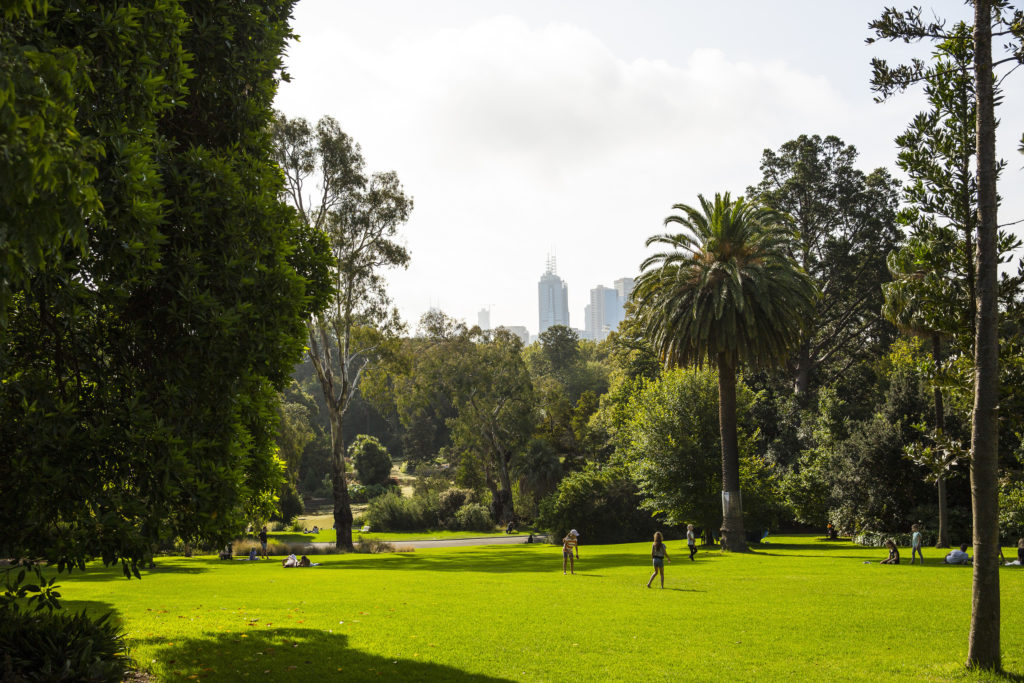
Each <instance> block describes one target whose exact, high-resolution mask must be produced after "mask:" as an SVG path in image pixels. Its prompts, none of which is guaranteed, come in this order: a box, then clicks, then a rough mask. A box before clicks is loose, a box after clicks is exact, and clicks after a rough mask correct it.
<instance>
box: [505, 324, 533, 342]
mask: <svg viewBox="0 0 1024 683" xmlns="http://www.w3.org/2000/svg"><path fill="white" fill-rule="evenodd" d="M498 329H499V330H506V331H508V332H511V333H512V334H514V335H516V336H517V337H519V338H520V339H522V340H523V346H526V345H527V344H529V343H530V331H529V330H528V329H526V328H525V327H523V326H522V325H499V326H498Z"/></svg>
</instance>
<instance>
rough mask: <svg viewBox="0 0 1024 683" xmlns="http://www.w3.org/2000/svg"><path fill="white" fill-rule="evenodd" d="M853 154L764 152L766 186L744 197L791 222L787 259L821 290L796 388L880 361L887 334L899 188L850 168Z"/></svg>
mask: <svg viewBox="0 0 1024 683" xmlns="http://www.w3.org/2000/svg"><path fill="white" fill-rule="evenodd" d="M856 161H857V150H856V148H854V147H853V145H847V144H845V143H844V142H843V141H842V140H840V139H839V138H837V137H835V136H831V135H830V136H828V137H825V138H821V137H819V136H817V135H801V136H799V137H798V138H796V139H795V140H790V141H789V142H787V143H785V144H783V145H782V146H781V147H780V148H779V150H778V152H773V151H772V150H770V149H766V150H764V154H763V155H762V157H761V173H762V174H763V178H762V180H761V182H760V183H758V185H756V186H755V187H750V188H747V194H748V196H749V197H751V198H752V199H755V200H757V201H758V202H760V203H762V204H763V205H764V206H766V207H768V208H771V209H773V210H775V211H778V212H780V213H783V214H787V215H789V216H790V217H791V218H792V221H793V226H794V228H795V229H796V231H797V234H798V237H797V240H796V242H795V244H794V245H793V250H792V254H793V256H794V258H795V259H796V262H797V264H798V265H799V266H800V267H801V268H803V270H804V271H805V272H806V273H807V274H808V275H810V276H811V277H812V278H813V279H814V281H815V282H817V283H818V287H819V288H820V289H821V293H822V294H821V297H820V298H819V299H818V301H817V303H816V304H815V309H814V313H813V315H812V316H811V317H810V318H809V320H808V322H807V325H806V327H805V331H804V332H803V333H802V336H801V338H800V340H799V344H798V345H797V347H796V349H795V353H794V354H793V355H792V356H791V357H790V358H789V360H788V362H789V368H790V371H791V373H792V378H793V387H794V390H795V391H796V393H798V394H804V393H806V392H808V391H809V390H810V388H811V386H812V380H814V379H817V380H818V381H819V382H820V383H821V384H828V383H830V382H832V381H833V380H834V379H835V378H837V377H839V376H841V375H842V374H843V373H845V372H846V371H847V370H849V368H850V367H852V365H853V364H855V363H857V362H859V361H861V360H864V359H868V358H872V357H877V355H878V354H879V353H880V352H881V350H882V349H884V348H885V347H886V346H887V344H888V340H889V337H890V336H891V332H890V330H889V328H888V326H887V325H886V323H885V320H884V319H883V318H882V317H881V315H879V309H880V307H881V303H882V300H881V291H880V290H879V285H880V284H881V283H883V282H885V281H886V280H888V271H887V270H886V264H885V256H886V254H888V253H889V251H891V250H892V249H894V248H895V247H896V246H897V244H898V243H899V239H900V233H899V230H898V229H897V227H896V206H897V202H898V198H897V188H898V183H897V182H896V181H895V180H894V179H893V178H892V177H891V176H890V175H889V174H888V172H887V171H885V170H884V169H876V170H875V171H873V172H872V173H870V174H867V175H866V174H864V173H863V172H862V171H860V170H858V169H857V168H855V166H854V164H855V162H856Z"/></svg>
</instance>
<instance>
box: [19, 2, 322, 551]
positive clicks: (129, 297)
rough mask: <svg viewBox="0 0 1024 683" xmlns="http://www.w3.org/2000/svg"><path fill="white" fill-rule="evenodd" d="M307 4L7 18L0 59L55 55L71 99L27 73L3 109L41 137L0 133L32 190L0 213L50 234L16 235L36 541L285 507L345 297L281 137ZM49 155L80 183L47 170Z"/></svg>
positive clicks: (27, 539) (23, 436) (138, 541)
mask: <svg viewBox="0 0 1024 683" xmlns="http://www.w3.org/2000/svg"><path fill="white" fill-rule="evenodd" d="M293 4H294V3H293V1H292V0H266V1H265V2H259V3H246V4H244V5H242V4H239V3H237V2H230V1H228V0H218V1H213V2H207V3H182V2H177V1H174V0H154V2H151V3H149V4H148V5H131V6H129V5H122V6H118V7H113V8H112V7H110V6H109V3H100V2H84V3H83V2H74V3H70V2H63V1H56V2H50V3H48V7H47V8H46V9H45V10H42V9H40V11H38V12H36V13H35V14H34V15H33V16H32V17H29V16H28V15H25V14H22V13H19V12H17V11H15V13H14V15H10V14H8V17H9V18H8V19H7V20H5V21H3V22H0V33H2V41H0V45H2V48H0V55H2V56H0V59H14V60H16V61H17V60H21V61H17V63H18V64H20V65H22V66H26V65H28V64H29V63H34V64H36V65H37V66H38V69H41V70H43V71H45V73H43V71H40V73H41V78H43V79H44V80H49V81H50V82H51V83H52V84H54V89H53V90H52V92H53V93H54V98H55V101H54V103H46V102H42V101H40V100H39V99H38V98H39V97H40V93H33V92H32V91H31V90H25V89H24V87H25V85H26V84H24V83H23V84H20V85H16V86H15V88H14V94H13V99H5V105H3V106H8V105H10V106H13V107H14V109H15V110H16V115H18V116H27V117H28V118H29V120H31V121H32V122H33V125H34V126H38V128H33V129H32V130H33V131H35V132H39V131H40V130H42V132H40V133H39V135H40V136H41V137H39V136H37V137H35V138H31V139H26V142H25V144H21V143H20V142H19V143H17V144H16V145H15V146H14V147H10V145H9V141H10V140H12V138H10V137H3V136H5V135H9V132H8V130H7V129H4V130H3V131H0V139H2V140H3V142H0V144H2V145H4V146H5V147H6V148H7V150H6V151H9V152H11V153H10V154H3V155H0V177H11V178H15V177H17V178H20V179H21V180H19V181H18V184H17V185H16V187H18V188H20V189H18V190H17V191H8V186H7V185H6V184H5V186H4V187H5V189H4V192H3V193H0V223H4V224H7V225H12V223H11V221H12V220H13V217H14V216H17V221H18V225H17V229H16V231H15V234H20V235H28V234H31V235H33V236H38V237H39V242H38V244H36V245H35V246H33V242H32V240H33V239H35V237H32V238H31V239H29V240H28V241H27V242H26V241H24V240H23V241H21V242H17V241H16V242H14V243H10V244H7V243H5V244H4V245H2V247H0V248H2V249H3V253H2V258H0V262H3V263H10V262H11V261H12V259H14V260H18V259H22V257H23V256H24V257H26V258H25V259H22V261H20V262H23V263H25V264H26V265H27V266H28V268H29V269H28V270H25V271H24V272H21V273H20V274H19V273H14V274H13V276H12V277H10V278H8V277H7V274H6V270H5V274H4V278H3V279H5V280H6V281H7V282H9V283H11V286H13V287H14V290H13V292H14V293H13V298H12V299H11V304H10V306H9V308H8V310H9V311H10V320H9V326H8V329H7V334H6V335H5V336H4V338H3V340H2V343H3V345H2V348H0V377H2V380H3V381H2V382H0V444H2V448H3V451H4V452H3V454H2V457H0V486H2V487H3V491H2V495H0V529H3V530H4V536H5V539H6V541H7V542H8V543H9V544H10V546H11V547H12V549H13V552H14V553H15V554H19V555H20V554H31V555H43V556H46V557H48V558H51V559H53V560H55V561H57V563H58V566H59V567H66V566H68V565H69V564H80V563H82V562H83V561H84V559H85V558H86V557H89V556H92V555H96V554H98V555H100V556H101V557H102V558H103V559H104V560H105V561H107V562H111V561H115V560H117V559H119V558H126V559H128V560H130V561H132V562H139V561H141V560H143V559H145V558H146V557H147V556H148V555H149V553H150V552H151V546H152V544H153V543H156V542H159V541H160V540H161V539H163V538H168V537H174V536H179V537H182V538H184V539H188V540H191V541H201V540H205V541H208V542H210V543H211V544H219V543H222V542H223V541H224V540H226V539H228V538H230V537H231V536H232V535H234V534H235V533H237V531H238V530H239V528H240V527H241V525H242V524H243V523H244V520H245V518H246V517H247V516H249V515H252V516H260V515H262V514H266V512H267V510H268V509H269V508H270V507H272V502H273V500H272V499H273V495H274V492H275V491H276V490H277V487H278V485H279V483H280V481H281V477H282V466H281V463H280V461H278V460H277V459H276V458H275V457H274V450H275V444H274V437H275V427H274V425H275V415H274V407H275V403H276V390H278V389H280V388H282V386H283V383H284V381H285V379H286V377H287V374H288V372H289V371H290V369H291V367H292V365H293V364H294V362H295V360H296V359H297V358H298V357H299V354H300V353H301V351H302V333H303V330H302V322H301V321H302V318H303V317H304V315H306V314H307V313H308V312H309V304H310V302H311V301H312V299H313V298H314V296H315V290H316V289H317V287H322V286H323V283H319V284H318V285H317V286H315V287H314V286H311V285H310V283H308V282H307V281H305V280H304V279H303V278H302V277H301V276H300V275H299V274H298V273H297V272H296V269H299V270H303V271H304V272H314V270H315V269H313V268H309V267H307V266H306V265H303V264H300V263H299V256H298V254H299V252H300V251H301V249H299V250H297V249H296V247H299V246H300V245H298V244H297V242H298V240H299V239H300V235H299V233H298V232H297V231H296V229H295V221H294V214H293V212H292V211H291V210H290V209H288V208H287V207H285V206H284V205H282V204H281V203H280V202H278V200H277V195H278V193H279V192H280V189H281V175H280V172H279V170H278V169H277V168H276V167H275V165H274V163H273V160H272V158H271V141H270V137H269V132H268V131H269V124H270V120H271V109H270V104H271V101H272V99H273V97H274V94H275V92H276V88H277V83H278V79H279V77H280V68H281V65H282V63H281V54H282V52H283V49H284V44H285V41H286V40H287V39H288V38H289V37H290V35H291V34H290V29H289V27H288V20H289V18H290V14H291V9H292V5H293ZM51 58H52V60H55V61H50V60H51ZM32 68H36V67H32ZM3 73H4V76H5V77H6V75H7V74H8V73H10V72H9V71H8V70H7V69H4V70H3ZM15 73H17V74H19V76H20V74H22V73H24V72H21V71H18V70H17V69H15ZM62 73H63V75H61V74H62ZM62 79H70V83H68V82H65V81H63V80H62ZM35 82H36V83H39V82H40V81H38V80H37V81H35ZM19 88H22V89H19ZM7 92H8V95H10V92H11V91H10V90H9V89H8V91H7ZM68 98H71V99H70V100H69V99H68ZM50 110H52V115H51V113H46V112H47V111H50ZM71 117H73V120H71ZM0 118H2V119H3V120H4V121H5V123H4V124H0V125H6V124H7V123H9V122H10V121H11V120H12V119H8V118H4V117H0ZM66 124H71V125H66ZM33 135H35V133H33ZM58 147H59V148H60V149H59V150H57V148H58ZM11 150H13V151H11ZM55 150H57V151H55ZM58 157H59V158H58ZM33 164H35V167H36V168H39V169H44V168H47V167H48V165H49V168H51V169H52V170H53V171H54V172H56V173H58V174H59V175H60V178H61V180H60V182H59V183H56V182H51V181H49V180H46V179H45V178H40V177H38V176H37V177H35V178H29V179H27V180H26V176H24V173H23V171H24V169H25V168H28V167H29V166H32V165H33ZM90 164H91V166H92V169H90V168H88V166H89V165H90ZM25 182H30V183H33V184H34V185H35V187H36V190H37V192H36V194H32V193H27V194H26V191H25V190H24V183H25ZM39 245H42V246H41V247H40V248H39V249H37V248H36V247H37V246H39ZM86 245H87V249H83V248H81V247H85V246H86ZM39 263H43V265H40V266H38V267H36V265H37V264H39ZM127 569H128V567H127V565H126V571H127Z"/></svg>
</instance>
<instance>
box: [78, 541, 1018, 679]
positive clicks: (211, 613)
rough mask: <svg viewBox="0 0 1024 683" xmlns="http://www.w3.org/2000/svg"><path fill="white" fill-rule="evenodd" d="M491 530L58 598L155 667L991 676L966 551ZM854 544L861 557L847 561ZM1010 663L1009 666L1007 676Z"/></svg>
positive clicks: (523, 675)
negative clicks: (573, 553) (963, 561)
mask: <svg viewBox="0 0 1024 683" xmlns="http://www.w3.org/2000/svg"><path fill="white" fill-rule="evenodd" d="M580 550H581V556H582V559H581V560H580V561H579V562H578V564H577V570H578V573H577V575H576V576H563V575H562V572H561V553H560V548H559V547H558V546H550V545H532V546H531V545H526V544H517V545H508V546H489V547H483V546H476V547H463V548H444V549H432V550H417V551H416V552H414V553H403V554H392V555H331V556H318V557H316V558H314V559H318V560H320V561H321V562H323V565H322V566H320V567H316V568H312V569H287V570H286V569H283V568H281V566H280V563H279V562H275V561H270V562H258V563H257V562H251V563H250V562H239V561H236V562H219V561H217V560H216V559H212V558H204V557H195V558H188V559H186V558H167V559H162V560H161V561H160V563H159V564H158V566H157V568H156V569H155V570H152V571H148V572H144V574H143V580H142V581H135V580H132V581H127V580H125V579H124V578H121V577H120V570H119V569H117V568H113V569H102V568H96V567H90V569H89V570H88V571H86V572H85V573H76V574H74V575H72V576H71V577H63V578H62V580H61V581H60V583H61V584H62V591H63V594H64V596H65V598H66V599H67V601H68V604H69V606H70V607H72V608H81V607H85V608H87V609H89V610H95V611H101V610H104V609H114V610H115V611H116V612H117V615H118V617H119V618H120V619H121V620H122V622H123V624H124V626H125V628H126V629H127V631H128V632H129V638H130V643H131V647H132V653H133V656H134V657H135V658H136V659H137V661H139V662H140V663H141V665H142V666H143V667H144V668H148V669H149V670H150V671H152V672H153V674H154V677H155V678H156V679H157V680H161V681H162V680H190V679H191V680H195V679H203V680H221V681H236V680H245V679H254V678H266V676H268V675H269V676H274V677H277V678H281V677H284V678H286V679H288V680H300V679H301V680H324V679H327V678H329V677H339V678H343V679H344V680H357V681H358V680H377V679H378V678H389V679H392V680H431V681H435V680H460V681H462V680H469V681H493V680H527V681H537V680H568V679H578V680H638V679H640V678H643V679H649V680H656V681H675V680H683V679H687V680H730V681H755V680H756V681H763V680H865V681H866V680H872V681H875V680H897V679H898V680H928V681H944V680H1004V679H995V678H994V677H993V676H991V675H987V676H986V675H981V674H973V673H972V674H969V673H967V672H965V670H964V668H963V665H962V663H963V661H964V659H965V656H966V651H967V630H968V624H969V621H970V601H971V570H970V569H969V568H966V567H950V566H942V565H940V564H939V562H940V561H941V559H940V558H941V555H942V552H941V551H938V550H926V557H927V559H928V564H927V565H925V566H923V567H921V566H909V565H906V564H903V565H900V566H895V567H891V566H881V565H879V564H877V561H878V560H879V559H882V557H883V556H884V554H885V553H884V551H883V550H880V549H877V548H874V549H864V548H859V547H856V546H853V545H851V544H850V543H847V542H825V541H821V540H819V539H813V538H808V537H779V538H774V539H772V543H771V545H766V546H763V547H761V548H759V549H758V550H757V551H756V552H753V553H749V554H740V555H723V554H721V553H719V552H716V551H708V552H700V553H699V554H698V555H697V561H696V562H693V563H691V562H690V561H689V560H688V559H687V555H686V553H685V550H684V549H683V545H682V544H681V543H679V542H670V543H669V552H670V554H671V555H672V559H673V560H674V563H673V564H668V565H666V590H660V589H658V588H657V582H655V584H654V585H655V587H654V588H650V589H648V588H645V587H644V584H645V582H646V581H647V578H648V577H649V576H650V571H651V570H650V567H649V564H650V561H649V552H650V544H649V543H648V542H644V543H632V544H623V545H608V546H587V545H583V546H582V547H581V548H580ZM864 560H871V564H864ZM1000 579H1001V591H1002V599H1003V617H1002V642H1003V657H1004V660H1003V661H1004V667H1005V668H1006V669H1007V670H1008V671H1010V672H1013V673H1015V674H1018V675H1019V674H1024V648H1022V647H1021V644H1022V643H1024V610H1022V609H1021V608H1020V606H1021V605H1022V604H1024V569H1017V568H1012V567H1006V568H1002V569H1001V570H1000ZM1012 680H1020V679H1019V678H1013V679H1012Z"/></svg>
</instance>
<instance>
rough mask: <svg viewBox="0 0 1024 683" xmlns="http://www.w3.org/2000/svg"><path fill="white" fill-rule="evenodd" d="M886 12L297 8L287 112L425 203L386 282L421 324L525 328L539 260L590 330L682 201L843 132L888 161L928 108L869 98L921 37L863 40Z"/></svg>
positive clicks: (603, 6) (1006, 189)
mask: <svg viewBox="0 0 1024 683" xmlns="http://www.w3.org/2000/svg"><path fill="white" fill-rule="evenodd" d="M918 1H920V0H918ZM884 4H890V5H891V4H893V2H892V1H891V0H887V2H886V3H883V2H874V1H870V0H856V1H855V2H851V1H847V2H839V1H838V0H836V1H825V0H806V1H799V2H798V1H786V0H776V1H775V2H765V1H764V0H756V1H749V2H748V1H741V2H736V1H734V2H730V3H709V2H697V1H695V0H686V1H684V0H671V1H665V2H644V1H634V2H629V3H626V2H596V1H594V0H580V1H576V2H557V1H553V0H538V1H522V0H518V1H517V2H507V1H506V2H493V1H489V0H465V1H461V2H459V1H446V0H432V1H431V2H423V1H422V0H405V1H399V0H374V2H365V1H364V2H350V1H348V0H301V2H299V4H298V7H297V10H296V15H295V24H294V27H295V30H296V32H297V33H298V34H299V36H300V42H298V43H296V44H293V45H292V46H291V47H290V49H289V54H288V59H287V65H288V67H287V68H288V71H289V73H290V74H291V76H292V82H291V83H285V84H282V86H281V90H280V94H279V95H278V98H277V101H276V106H277V107H278V108H279V109H281V110H282V111H284V112H285V113H286V114H287V115H288V116H292V117H295V116H303V117H306V118H307V119H310V120H312V121H315V120H316V119H318V118H319V117H320V116H323V115H325V114H330V115H331V116H334V117H335V118H336V119H337V120H338V121H339V122H340V124H341V126H342V128H343V129H344V130H345V131H346V132H347V133H349V134H350V135H351V136H352V137H353V138H354V139H355V140H356V141H357V142H359V143H360V144H361V145H362V148H363V153H364V156H365V157H366V160H367V166H368V168H369V170H381V171H383V170H395V171H397V172H398V175H399V177H400V178H401V179H402V182H403V184H404V186H405V189H406V191H407V192H408V193H409V194H411V195H412V196H413V197H414V198H415V203H416V206H415V209H414V211H413V214H412V218H411V220H410V221H409V222H408V224H407V225H406V226H405V228H404V230H403V233H404V239H405V240H406V243H407V245H408V247H409V249H410V251H411V252H412V262H411V264H410V266H409V268H408V270H406V271H399V272H395V273H393V274H392V275H391V276H390V278H389V280H390V283H391V284H390V292H391V294H392V296H393V298H394V300H395V303H396V304H397V305H398V307H399V309H400V310H401V312H402V315H403V317H404V318H405V320H406V322H408V323H409V325H410V330H414V329H415V325H416V322H417V321H418V320H419V317H420V315H422V314H423V313H424V312H425V311H426V310H427V309H428V308H429V307H430V306H436V307H438V308H441V309H442V310H444V311H445V312H446V313H448V314H450V315H453V316H455V317H457V318H461V319H464V320H466V322H468V323H470V324H475V323H476V320H477V311H478V310H479V309H480V308H482V307H487V306H489V307H491V322H492V324H494V325H525V326H526V327H527V328H528V329H529V330H530V331H531V332H532V333H534V334H535V333H536V332H537V281H538V279H539V278H540V275H541V274H542V273H543V271H544V266H545V261H546V257H547V255H548V253H554V254H555V255H556V256H557V259H558V274H559V275H560V276H561V277H562V278H563V279H565V280H566V281H567V282H568V286H569V311H570V322H571V324H572V326H573V327H578V328H581V329H582V328H583V327H584V320H583V307H584V306H585V305H586V304H587V303H588V301H589V292H590V289H591V288H592V287H595V286H596V285H598V284H604V285H606V286H611V284H612V281H613V280H615V279H617V278H620V277H624V276H635V275H636V274H637V273H638V271H639V264H640V262H641V261H642V260H643V259H644V257H645V256H646V255H647V253H648V250H647V249H645V248H644V240H645V239H646V238H647V237H649V236H650V235H652V234H655V233H658V232H660V231H661V230H662V221H663V220H664V218H665V216H667V215H669V213H671V206H672V204H675V203H680V202H682V203H688V204H692V203H696V201H697V195H698V194H699V193H703V194H705V195H713V194H714V193H715V192H724V191H731V192H732V193H733V194H734V195H736V194H742V193H743V192H744V190H745V188H746V187H747V186H748V185H751V184H754V183H756V182H757V181H758V180H759V178H760V173H759V170H758V166H759V162H760V157H761V153H762V151H763V150H764V149H765V148H773V149H777V148H778V147H779V146H780V145H781V144H783V143H784V142H786V141H787V140H790V139H792V138H795V137H796V136H798V135H800V134H801V133H808V134H815V133H816V134H820V135H823V136H824V135H830V134H834V135H838V136H839V137H841V138H842V139H843V140H844V141H845V142H846V143H848V144H852V145H854V146H856V147H857V149H858V150H859V151H860V159H859V164H858V165H859V167H860V168H861V169H863V170H864V171H865V172H868V171H870V170H871V169H873V168H876V167H878V166H886V167H889V168H890V169H892V170H893V172H894V173H895V172H896V169H895V165H894V163H893V162H894V159H895V154H896V153H895V145H894V144H893V142H892V141H893V138H894V137H895V136H896V135H897V134H898V133H900V132H901V131H902V130H903V129H904V128H905V127H906V125H907V123H908V122H909V121H910V119H911V117H912V116H913V114H915V113H916V112H918V111H919V110H921V109H922V108H923V103H922V99H921V97H920V95H919V94H918V93H914V94H905V95H902V96H898V97H897V98H895V99H893V100H891V101H889V102H886V103H884V104H877V103H875V102H874V101H873V99H872V93H871V91H870V87H869V79H870V60H871V57H872V56H884V57H888V58H890V59H891V60H893V61H899V60H900V59H905V58H906V57H907V56H908V55H914V56H920V57H926V56H927V55H928V54H929V52H930V48H929V47H927V46H925V45H915V46H909V47H906V46H903V45H896V46H890V45H878V44H875V45H870V46H869V45H865V44H864V39H865V38H867V37H868V36H869V31H868V29H867V23H868V21H870V20H871V19H873V18H875V17H877V16H879V15H880V14H881V10H882V7H883V5H884ZM905 4H906V5H907V6H910V5H911V4H913V3H909V2H908V3H905ZM923 4H924V6H925V7H926V8H927V11H930V12H934V13H935V14H937V15H939V16H942V17H947V18H967V17H968V16H969V8H966V7H964V3H963V2H961V1H960V0H946V1H942V2H924V3H923ZM897 6H900V7H902V6H903V5H900V4H897ZM1010 78H1011V80H1010V81H1008V82H1007V86H1006V91H1007V93H1008V98H1007V102H1006V104H1005V105H1004V106H1003V107H1002V108H1001V109H1000V111H999V114H998V115H999V117H1000V119H1001V120H1002V125H1001V128H1000V152H1001V153H1002V155H1003V156H1004V157H1007V158H1008V159H1009V161H1010V165H1009V167H1008V168H1007V169H1006V171H1005V172H1004V175H1003V180H1002V185H1001V193H1002V195H1003V196H1004V197H1005V198H1006V200H1005V202H1004V205H1003V208H1002V209H1001V212H1000V222H1008V221H1011V220H1018V219H1021V218H1024V200H1022V198H1021V192H1020V189H1021V187H1022V185H1021V180H1022V171H1021V167H1022V165H1024V157H1021V156H1020V155H1018V154H1017V153H1016V151H1015V142H1016V141H1019V140H1020V136H1021V132H1022V131H1024V97H1018V96H1016V95H1015V93H1021V92H1024V88H1022V87H1021V85H1022V83H1024V81H1022V80H1021V79H1024V74H1019V75H1018V74H1014V76H1011V77H1010Z"/></svg>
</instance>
